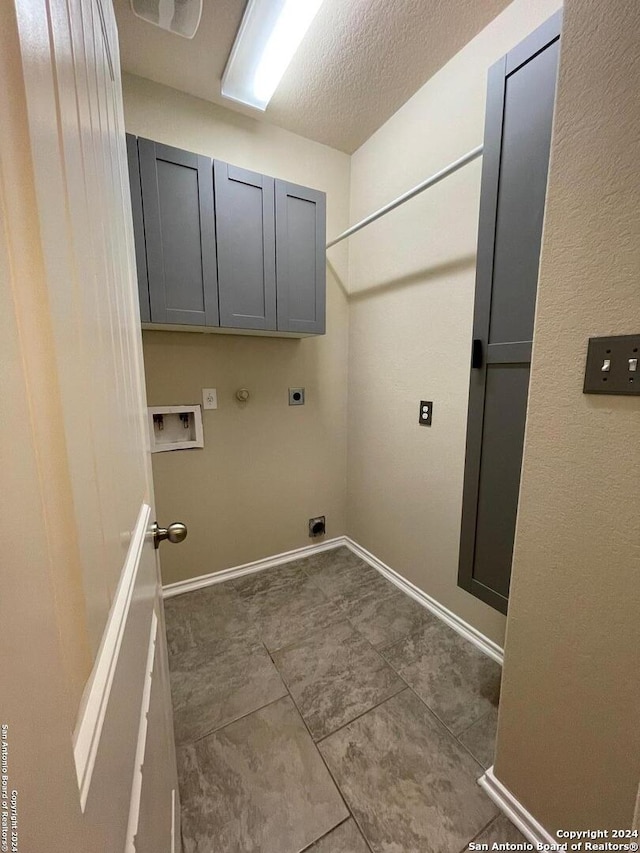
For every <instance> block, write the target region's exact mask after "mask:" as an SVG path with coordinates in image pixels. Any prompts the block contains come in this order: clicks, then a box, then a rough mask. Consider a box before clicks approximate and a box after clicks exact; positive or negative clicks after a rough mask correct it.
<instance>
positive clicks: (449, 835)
mask: <svg viewBox="0 0 640 853" xmlns="http://www.w3.org/2000/svg"><path fill="white" fill-rule="evenodd" d="M166 619H167V635H168V641H169V653H170V666H171V691H172V696H173V705H174V719H175V733H176V742H177V748H178V771H179V777H180V794H181V800H182V833H183V845H184V851H185V853H253V852H254V851H255V853H258V852H259V853H300V851H303V850H304V851H309V853H311V851H313V853H367V851H373V853H414V851H415V853H460V851H464V850H467V849H468V844H469V842H470V841H472V840H474V839H476V838H479V837H480V836H481V840H483V841H486V840H489V841H491V842H493V841H514V840H515V841H518V840H519V841H523V840H524V839H523V838H522V836H520V834H519V833H518V831H517V829H516V828H515V827H513V826H512V825H511V824H510V823H509V822H508V821H507V820H506V819H505V818H504V817H502V816H498V811H497V809H496V807H495V806H494V805H493V803H492V802H491V801H490V800H489V799H488V798H487V797H486V796H485V794H484V793H483V791H482V790H481V789H480V788H479V786H478V785H477V779H478V777H479V776H480V775H481V774H482V772H483V768H484V767H487V766H489V765H490V764H491V763H492V761H493V748H494V740H495V729H496V721H497V703H498V695H499V687H500V667H499V666H498V665H497V664H495V663H494V662H493V661H491V660H489V659H488V658H487V657H485V656H484V655H483V654H482V653H481V652H479V651H478V650H477V649H476V648H475V647H474V646H472V645H470V644H469V643H467V642H466V641H465V640H463V639H462V638H461V637H460V636H459V635H458V634H456V633H455V632H454V631H452V630H451V629H450V628H448V626H446V625H444V624H443V623H442V622H440V621H439V620H438V619H437V618H436V617H434V616H432V615H431V614H430V613H429V612H428V611H426V610H425V609H424V608H422V607H421V606H420V605H418V604H417V603H416V602H415V601H413V599H411V598H409V597H408V596H406V595H404V593H402V592H400V591H399V590H398V589H397V588H396V587H395V586H393V585H391V584H390V583H388V582H387V581H386V580H385V579H384V578H383V577H382V576H381V575H380V574H379V573H378V572H376V571H375V570H374V569H372V568H371V567H370V566H368V565H367V564H365V563H364V562H362V561H361V560H360V559H358V558H357V557H356V556H355V555H354V554H352V553H351V552H350V551H349V550H347V549H346V548H338V549H334V550H332V551H326V552H324V553H322V554H319V555H316V556H314V557H309V558H307V559H304V560H298V561H297V562H295V563H289V564H288V565H285V566H282V567H280V568H276V569H271V570H267V571H264V572H261V573H258V574H254V575H248V576H245V577H243V578H239V579H236V580H232V581H227V582H226V583H224V584H218V585H216V586H213V587H208V588H206V589H203V590H199V591H197V592H192V593H188V594H186V595H182V596H179V597H176V598H171V599H169V600H168V601H167V602H166Z"/></svg>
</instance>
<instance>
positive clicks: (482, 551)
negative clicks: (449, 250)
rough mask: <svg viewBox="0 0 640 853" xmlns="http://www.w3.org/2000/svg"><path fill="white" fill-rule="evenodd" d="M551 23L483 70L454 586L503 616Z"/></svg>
mask: <svg viewBox="0 0 640 853" xmlns="http://www.w3.org/2000/svg"><path fill="white" fill-rule="evenodd" d="M561 23H562V19H561V13H557V14H556V15H554V16H553V18H551V19H549V20H548V21H547V22H546V23H545V24H543V25H542V26H541V27H539V28H538V29H537V30H536V31H535V32H534V33H532V34H531V35H530V36H529V37H528V38H527V39H525V41H524V42H522V43H521V44H519V45H518V46H517V47H515V48H514V49H513V50H511V51H510V52H509V53H508V54H507V55H506V56H505V57H503V58H502V59H501V60H500V61H499V62H497V63H496V64H495V65H494V66H492V68H491V69H490V71H489V76H488V87H487V109H486V118H485V138H484V155H483V167H482V192H481V201H480V224H479V233H478V258H477V272H476V301H475V316H474V331H473V337H474V341H473V352H472V370H471V385H470V393H469V420H468V425H467V456H466V463H465V479H464V494H463V508H462V532H461V542H460V563H459V575H458V583H459V585H460V586H461V587H462V588H463V589H466V590H467V591H468V592H471V593H472V594H473V595H475V596H477V597H478V598H480V599H482V600H483V601H485V602H487V604H490V605H491V606H492V607H495V608H496V609H497V610H501V611H502V612H503V613H506V610H507V602H508V597H509V583H510V578H511V560H512V556H513V541H514V534H515V525H516V514H517V508H518V492H519V487H520V469H521V465H522V449H523V441H524V428H525V419H526V412H527V395H528V387H529V367H530V363H531V345H532V339H533V322H534V312H535V305H536V290H537V283H538V263H539V258H540V241H541V237H542V224H543V217H544V207H545V195H546V186H547V172H548V165H549V149H550V145H551V127H552V122H553V107H554V101H555V89H556V76H557V66H558V55H559V47H560V28H561Z"/></svg>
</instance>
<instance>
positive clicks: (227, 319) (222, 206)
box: [214, 160, 276, 331]
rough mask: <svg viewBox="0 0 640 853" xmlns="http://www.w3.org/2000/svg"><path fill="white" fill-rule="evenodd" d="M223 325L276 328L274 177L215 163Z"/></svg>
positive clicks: (221, 321) (243, 327)
mask: <svg viewBox="0 0 640 853" xmlns="http://www.w3.org/2000/svg"><path fill="white" fill-rule="evenodd" d="M214 175H215V197H216V232H217V237H218V280H219V287H220V325H221V326H227V327H230V328H236V329H260V330H267V331H269V330H275V328H276V257H275V226H274V218H275V210H274V199H273V192H274V179H273V178H269V177H268V176H267V175H260V174H258V173H257V172H249V171H248V170H247V169H240V168H238V167H237V166H230V165H229V164H228V163H222V162H220V161H219V160H216V161H215V164H214Z"/></svg>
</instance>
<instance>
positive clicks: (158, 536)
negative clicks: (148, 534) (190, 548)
mask: <svg viewBox="0 0 640 853" xmlns="http://www.w3.org/2000/svg"><path fill="white" fill-rule="evenodd" d="M152 530H153V547H154V548H159V547H160V543H161V542H162V540H163V539H168V540H169V542H173V543H174V545H175V544H176V543H178V542H182V541H184V540H185V539H186V538H187V525H186V524H183V523H182V522H181V521H174V522H173V524H170V525H169V526H168V527H159V526H158V522H157V521H156V522H154V524H153V528H152Z"/></svg>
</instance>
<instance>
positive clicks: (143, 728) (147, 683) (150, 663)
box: [125, 610, 173, 853]
mask: <svg viewBox="0 0 640 853" xmlns="http://www.w3.org/2000/svg"><path fill="white" fill-rule="evenodd" d="M157 637H158V616H157V614H156V612H155V610H154V611H153V614H152V616H151V630H150V632H149V651H148V652H147V664H146V668H145V671H144V687H143V689H142V703H141V705H140V723H139V724H138V742H137V744H136V760H135V765H134V771H133V782H132V783H131V805H130V806H129V823H128V824H127V842H126V846H125V853H136V845H135V838H136V835H137V834H138V824H139V821H140V802H141V799H142V765H143V764H144V754H145V750H146V746H147V727H148V724H149V719H148V716H149V707H150V705H151V683H152V680H153V669H154V665H155V660H156V640H157ZM172 819H173V814H172ZM172 828H173V821H172Z"/></svg>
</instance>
